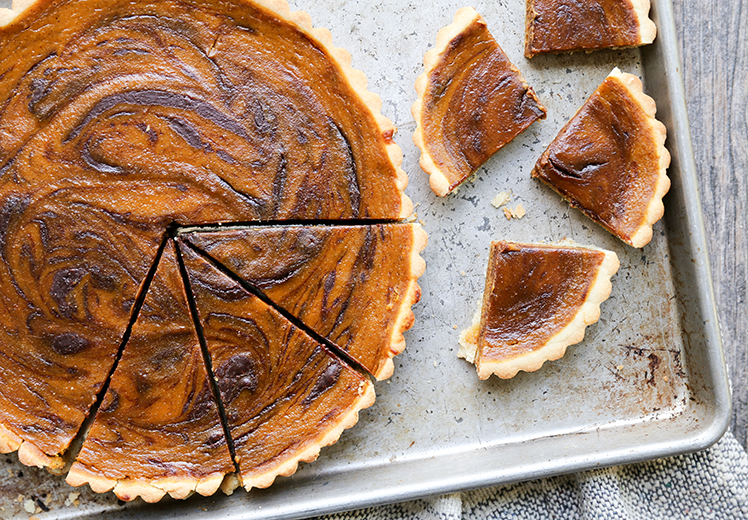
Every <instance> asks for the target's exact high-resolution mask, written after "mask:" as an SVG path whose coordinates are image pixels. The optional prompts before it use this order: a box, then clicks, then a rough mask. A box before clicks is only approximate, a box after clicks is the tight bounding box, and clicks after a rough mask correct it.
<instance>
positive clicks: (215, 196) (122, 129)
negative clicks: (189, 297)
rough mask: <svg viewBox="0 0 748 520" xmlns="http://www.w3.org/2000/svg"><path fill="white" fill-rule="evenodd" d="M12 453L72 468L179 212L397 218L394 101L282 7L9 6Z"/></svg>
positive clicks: (6, 375)
mask: <svg viewBox="0 0 748 520" xmlns="http://www.w3.org/2000/svg"><path fill="white" fill-rule="evenodd" d="M0 26H1V27H0V311H2V318H0V357H1V358H2V360H0V451H2V452H11V451H14V450H18V452H19V458H20V460H21V461H22V462H23V463H25V464H32V465H37V466H47V467H50V468H52V469H54V468H57V469H59V468H61V467H62V465H63V460H62V459H61V456H62V455H63V454H64V453H65V452H66V450H67V449H68V446H69V444H70V442H71V440H72V439H73V438H74V436H75V435H76V433H77V432H78V430H79V428H80V425H81V423H82V422H83V420H84V419H85V417H86V415H87V414H88V412H89V409H90V407H91V406H92V404H93V403H94V401H95V398H96V396H97V393H99V392H100V391H101V389H102V388H103V386H104V384H105V379H106V376H107V374H108V373H109V372H110V370H111V367H112V365H113V363H114V362H115V358H116V354H117V351H118V347H119V345H120V344H121V342H122V340H123V334H124V332H125V329H126V327H127V324H128V322H129V321H130V320H131V314H132V311H133V302H134V301H135V298H136V295H137V294H138V291H139V288H140V286H141V284H142V282H143V280H144V279H145V277H146V273H147V272H148V269H149V266H150V264H151V262H152V261H153V259H154V257H155V253H156V250H157V248H158V244H159V243H160V242H161V239H162V236H163V235H164V233H165V231H166V229H167V228H168V227H169V226H172V225H194V224H206V223H223V222H247V221H254V220H287V219H294V220H306V219H315V220H316V219H323V220H348V219H370V218H376V219H385V220H397V219H400V218H403V217H405V216H407V215H409V214H410V212H411V208H412V205H411V203H410V201H409V199H408V198H407V197H405V196H404V195H403V193H402V190H403V189H404V187H405V185H406V184H407V177H406V176H405V174H404V172H403V171H402V170H401V169H400V168H399V165H400V162H401V153H400V149H399V148H398V147H397V145H395V144H394V142H393V141H392V135H393V132H394V127H393V126H392V124H391V123H390V122H389V121H387V120H386V119H385V118H383V117H382V116H381V115H380V114H379V107H380V106H381V102H380V101H379V99H378V98H377V97H376V96H375V95H373V94H371V93H369V92H367V91H366V90H365V78H364V77H363V74H362V73H360V72H357V71H354V70H352V69H351V68H350V57H349V56H348V54H347V53H346V52H345V51H343V50H341V49H337V48H335V47H333V46H332V42H331V38H330V34H329V32H327V31H326V30H324V29H313V28H312V26H311V22H310V20H309V17H308V15H306V14H305V13H301V12H298V13H291V12H290V10H289V8H288V5H287V4H286V3H285V2H284V1H281V0H257V1H252V0H228V1H224V0H221V1H219V0H201V1H197V0H153V1H148V2H144V1H143V2H140V1H131V0H107V1H102V0H38V1H36V2H26V1H19V2H16V3H14V9H13V10H7V9H0Z"/></svg>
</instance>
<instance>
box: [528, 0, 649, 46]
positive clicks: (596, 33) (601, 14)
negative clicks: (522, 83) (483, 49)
mask: <svg viewBox="0 0 748 520" xmlns="http://www.w3.org/2000/svg"><path fill="white" fill-rule="evenodd" d="M649 7H650V2H649V0H584V1H579V0H527V16H526V22H525V56H527V57H528V58H532V57H533V56H535V55H536V54H541V53H553V52H573V51H587V52H590V51H594V50H598V49H612V48H615V49H617V48H621V47H638V46H640V45H647V44H650V43H652V42H653V41H654V39H655V36H656V35H657V28H656V27H655V24H654V22H653V21H652V20H650V19H649Z"/></svg>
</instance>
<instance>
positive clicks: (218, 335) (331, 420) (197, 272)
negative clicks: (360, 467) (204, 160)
mask: <svg viewBox="0 0 748 520" xmlns="http://www.w3.org/2000/svg"><path fill="white" fill-rule="evenodd" d="M180 250H181V252H182V259H183V262H184V266H185V271H186V272H187V275H188V279H189V283H190V288H191V291H192V294H193V295H194V299H195V305H196V307H197V313H198V315H199V319H200V323H201V328H202V332H203V335H204V338H205V342H206V345H207V350H208V352H209V353H210V359H211V364H212V368H213V374H214V375H215V378H216V382H217V383H218V388H219V391H220V395H221V399H222V402H223V408H224V410H225V415H226V420H227V422H228V428H229V432H230V435H231V438H232V439H233V445H234V453H235V457H236V462H237V463H238V465H239V473H240V481H239V482H237V483H235V484H234V485H236V484H239V485H242V486H244V487H245V488H246V489H247V490H249V489H250V488H252V487H259V488H265V487H268V486H269V485H270V484H272V483H273V481H274V480H275V478H276V477H277V476H278V475H282V476H289V475H291V474H293V473H294V472H295V471H296V468H297V466H298V463H299V462H301V461H303V462H310V461H313V460H315V459H316V458H317V456H318V454H319V451H320V448H321V447H324V446H327V445H330V444H333V443H335V442H336V441H337V440H338V438H339V437H340V434H341V433H342V431H343V430H345V429H346V428H350V427H351V426H353V425H354V424H356V422H357V421H358V413H359V411H360V410H361V409H363V408H366V407H368V406H371V404H372V403H373V402H374V388H373V385H372V384H371V382H370V381H369V380H368V379H367V378H366V377H364V376H362V375H361V374H359V373H358V372H357V371H356V370H354V369H353V368H351V367H349V366H348V365H346V364H345V363H344V362H343V361H341V360H340V359H339V358H337V357H336V356H335V355H333V354H332V353H331V352H330V351H328V350H327V348H326V347H324V346H323V345H320V344H319V343H318V342H316V341H314V340H313V339H312V338H311V337H309V336H308V335H307V334H305V333H304V332H303V331H302V330H300V329H299V328H297V327H296V326H294V325H293V324H292V323H291V322H290V321H288V320H286V319H285V318H284V317H283V316H282V315H281V314H280V313H279V312H278V311H276V310H275V309H273V308H272V307H270V306H269V305H267V304H265V303H264V302H263V301H262V300H260V299H259V298H258V297H257V296H255V295H253V294H252V293H250V292H248V291H246V290H245V289H244V288H243V287H242V286H241V285H240V284H239V283H238V282H237V281H235V280H232V279H231V278H229V277H228V276H226V275H225V274H223V273H222V272H220V271H219V270H217V269H216V268H215V267H213V266H212V265H211V264H210V263H208V262H207V261H206V260H204V259H203V258H201V257H199V256H198V255H197V254H196V253H195V252H194V251H193V250H192V249H191V248H189V247H184V246H183V247H181V248H180ZM232 487H233V485H232V484H231V483H229V482H228V481H227V485H226V488H225V489H224V490H225V491H227V492H230V491H231V490H232Z"/></svg>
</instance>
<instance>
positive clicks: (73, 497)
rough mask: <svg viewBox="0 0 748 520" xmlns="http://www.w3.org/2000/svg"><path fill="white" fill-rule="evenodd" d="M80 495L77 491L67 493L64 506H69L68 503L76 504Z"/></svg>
mask: <svg viewBox="0 0 748 520" xmlns="http://www.w3.org/2000/svg"><path fill="white" fill-rule="evenodd" d="M80 495H81V494H80V493H77V492H71V493H69V494H68V497H67V498H66V499H65V505H66V506H70V505H73V504H75V505H76V506H77V505H78V504H77V503H76V502H78V497H79V496H80Z"/></svg>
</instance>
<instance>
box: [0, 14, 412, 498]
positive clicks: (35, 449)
mask: <svg viewBox="0 0 748 520" xmlns="http://www.w3.org/2000/svg"><path fill="white" fill-rule="evenodd" d="M245 1H246V2H247V3H248V4H250V3H251V4H252V5H258V6H260V7H259V9H260V10H262V9H265V10H267V11H268V12H270V13H272V15H273V16H274V17H277V18H280V19H281V20H284V21H286V22H288V23H289V24H290V25H292V26H294V27H295V28H298V30H299V31H300V32H301V33H302V34H303V35H304V36H306V37H307V38H309V39H310V40H311V41H312V42H313V43H314V46H315V47H318V48H319V49H321V50H322V51H323V52H324V54H325V55H327V56H328V57H329V61H330V64H331V65H332V66H336V67H337V68H338V69H339V70H340V71H341V74H342V76H343V78H344V79H345V80H346V81H347V82H348V85H349V86H350V87H351V89H352V90H353V91H354V92H355V94H356V96H355V97H357V98H359V99H360V100H361V102H362V104H363V105H365V107H366V110H367V111H368V112H369V113H370V114H371V116H372V117H371V120H372V123H371V124H372V125H374V124H376V129H375V131H374V132H375V133H377V134H379V135H381V138H382V142H383V147H384V150H385V152H386V157H384V154H382V155H383V161H382V163H386V159H389V161H390V163H391V164H392V166H393V169H394V178H393V181H392V183H393V184H394V185H395V186H396V188H397V192H398V193H397V194H396V193H395V190H394V189H392V190H390V192H391V193H392V199H395V198H396V196H399V199H400V200H399V208H397V211H399V213H398V214H397V215H393V218H400V219H403V218H405V217H407V216H409V215H410V214H411V213H412V209H413V205H412V202H411V201H410V199H409V198H408V197H407V196H406V195H405V194H404V189H405V187H406V186H407V184H408V178H407V175H406V173H405V172H404V171H403V170H402V168H401V165H402V151H401V149H400V147H399V146H398V145H397V144H396V143H395V142H394V141H393V135H394V133H395V131H396V129H395V127H394V125H393V124H392V122H391V121H390V120H389V119H387V118H385V117H384V116H383V115H382V114H381V107H382V102H381V99H380V98H379V97H378V96H377V95H375V94H373V93H371V92H369V91H368V90H367V86H366V85H367V80H366V76H365V75H364V74H363V72H361V71H358V70H355V69H353V68H352V67H351V56H350V54H349V53H348V52H347V51H345V50H344V49H341V48H337V47H335V46H334V45H333V42H332V36H331V33H330V32H329V31H328V30H327V29H324V28H314V27H312V24H311V18H310V16H309V15H308V14H307V13H305V12H303V11H297V12H291V10H290V7H289V5H288V3H287V2H286V1H285V0H256V1H254V2H250V0H245ZM48 4H49V0H36V1H34V0H14V2H13V7H12V9H0V27H2V28H6V27H15V24H21V23H23V22H24V20H25V19H26V15H29V14H30V13H31V12H32V11H36V10H38V9H37V8H39V9H40V8H42V7H44V6H46V5H48ZM123 85H124V83H123ZM128 86H130V85H128ZM353 97H354V96H351V98H353ZM367 119H368V118H367ZM371 141H374V140H373V139H372V140H371ZM377 143H379V141H377ZM388 171H389V169H388ZM144 206H149V204H148V203H146V204H144ZM392 213H395V211H392ZM235 220H236V221H244V220H245V219H242V218H237V219H235ZM401 321H407V320H406V319H404V318H403V319H402V320H401ZM393 348H394V347H393ZM0 451H3V452H12V451H18V455H19V459H20V460H21V462H23V463H24V464H27V465H34V466H39V467H47V468H48V469H49V470H50V471H58V470H59V469H60V468H62V467H63V465H64V462H63V458H62V457H61V456H54V455H52V456H51V455H49V454H45V453H43V452H42V450H41V449H40V448H39V446H37V445H35V444H33V443H32V442H30V441H28V440H23V439H21V438H20V437H19V436H18V435H16V434H15V433H13V432H11V431H10V430H9V429H8V428H6V427H5V426H3V425H2V424H0ZM61 453H64V451H63V452H61ZM58 455H59V454H58ZM128 485H129V484H128ZM126 487H127V485H126V486H125V488H126Z"/></svg>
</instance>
